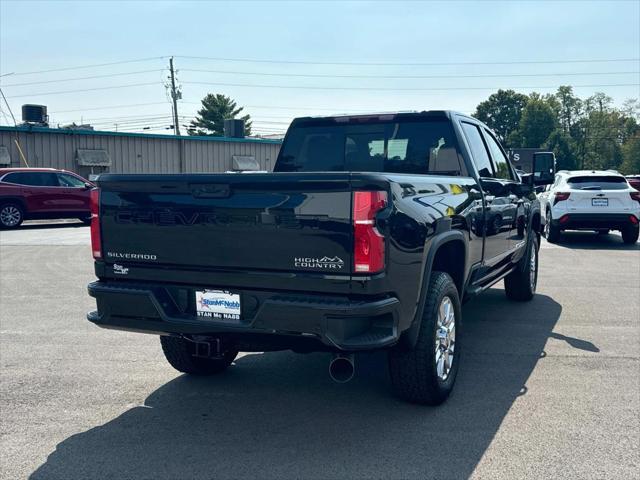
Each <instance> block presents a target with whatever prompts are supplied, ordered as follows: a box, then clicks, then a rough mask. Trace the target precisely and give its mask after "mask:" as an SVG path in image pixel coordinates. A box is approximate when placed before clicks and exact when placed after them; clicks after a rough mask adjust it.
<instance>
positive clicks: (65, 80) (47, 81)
mask: <svg viewBox="0 0 640 480" xmlns="http://www.w3.org/2000/svg"><path fill="white" fill-rule="evenodd" d="M163 70H164V69H155V70H139V71H137V72H122V73H108V74H106V75H91V76H89V77H74V78H60V79H58V80H43V81H40V82H27V83H10V84H7V85H4V86H5V87H25V86H27V85H42V84H45V83H60V82H74V81H76V80H92V79H95V78H110V77H121V76H125V75H139V74H142V73H152V72H162V71H163Z"/></svg>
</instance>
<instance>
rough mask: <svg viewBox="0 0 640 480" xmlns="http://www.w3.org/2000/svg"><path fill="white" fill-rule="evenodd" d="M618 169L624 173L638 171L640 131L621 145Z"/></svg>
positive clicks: (628, 173) (629, 173)
mask: <svg viewBox="0 0 640 480" xmlns="http://www.w3.org/2000/svg"><path fill="white" fill-rule="evenodd" d="M620 171H621V172H622V173H624V174H625V175H632V174H636V175H637V174H639V173H640V131H639V132H636V133H635V135H634V136H633V137H631V138H629V139H628V140H627V141H626V142H625V143H624V145H622V164H621V165H620Z"/></svg>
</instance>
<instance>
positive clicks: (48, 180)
mask: <svg viewBox="0 0 640 480" xmlns="http://www.w3.org/2000/svg"><path fill="white" fill-rule="evenodd" d="M32 175H33V176H34V177H35V180H36V182H37V183H35V184H34V185H37V186H39V187H59V186H60V185H59V184H58V177H56V174H55V173H49V172H34V173H33V174H32Z"/></svg>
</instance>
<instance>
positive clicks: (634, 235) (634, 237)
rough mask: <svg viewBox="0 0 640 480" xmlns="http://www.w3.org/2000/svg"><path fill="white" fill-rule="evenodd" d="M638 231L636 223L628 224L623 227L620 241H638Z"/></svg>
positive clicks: (631, 242) (628, 242) (629, 242)
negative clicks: (634, 224)
mask: <svg viewBox="0 0 640 480" xmlns="http://www.w3.org/2000/svg"><path fill="white" fill-rule="evenodd" d="M639 232H640V229H639V228H638V226H637V225H636V226H633V225H629V226H628V227H625V228H623V229H622V241H623V242H624V243H626V244H627V245H629V244H634V243H636V242H637V241H638V233H639Z"/></svg>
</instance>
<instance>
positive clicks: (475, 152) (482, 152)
mask: <svg viewBox="0 0 640 480" xmlns="http://www.w3.org/2000/svg"><path fill="white" fill-rule="evenodd" d="M462 130H464V135H465V137H467V141H468V142H469V148H470V149H471V155H472V156H473V163H474V164H475V166H476V168H477V169H478V174H479V175H480V176H481V177H493V171H492V168H491V160H490V159H489V153H488V152H487V148H486V147H485V145H484V142H483V141H482V136H481V135H480V130H478V127H476V126H475V125H473V124H472V123H467V122H462Z"/></svg>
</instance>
